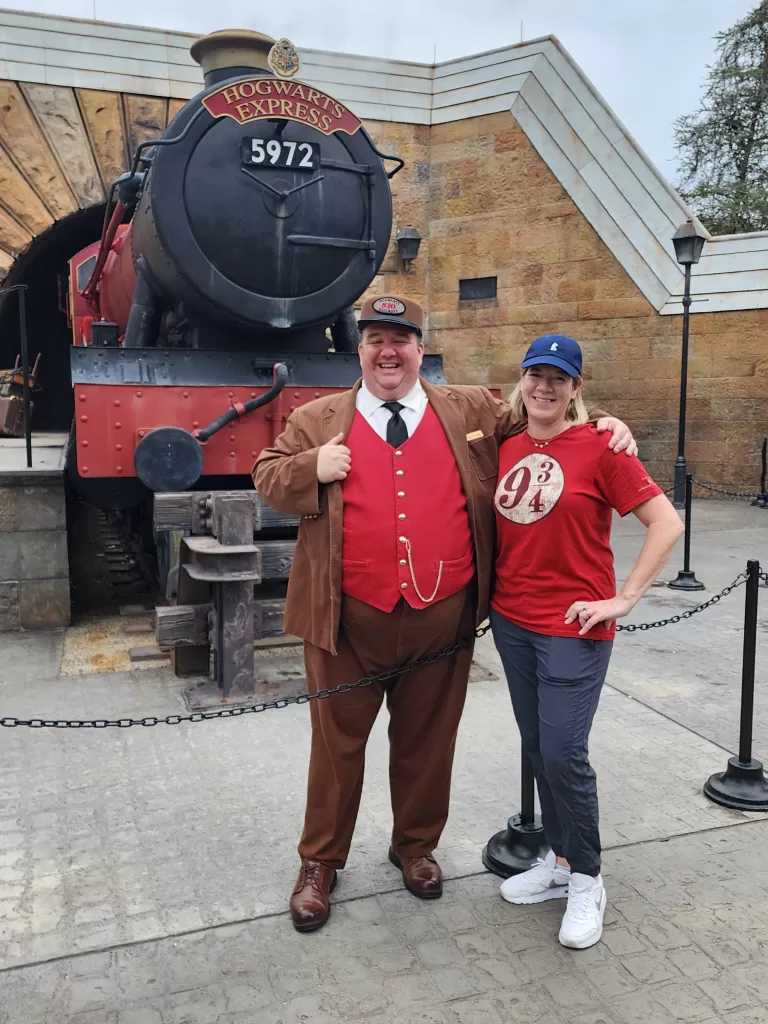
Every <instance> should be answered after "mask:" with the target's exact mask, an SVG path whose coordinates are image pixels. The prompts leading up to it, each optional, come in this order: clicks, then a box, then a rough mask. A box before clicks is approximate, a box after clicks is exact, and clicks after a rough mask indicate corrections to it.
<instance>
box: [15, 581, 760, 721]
mask: <svg viewBox="0 0 768 1024" xmlns="http://www.w3.org/2000/svg"><path fill="white" fill-rule="evenodd" d="M759 575H760V579H761V580H762V581H763V582H764V583H765V584H766V585H768V572H761V573H760V574H759ZM746 582H747V574H746V573H745V572H741V573H739V575H738V576H737V577H736V579H735V580H734V581H733V583H731V584H729V586H727V587H724V588H723V589H722V590H721V591H720V593H719V594H715V596H714V597H711V598H710V599H709V600H708V601H704V603H703V604H700V605H697V606H696V607H695V608H689V609H688V611H685V612H682V613H681V614H680V615H673V616H672V617H671V618H669V619H661V620H660V621H658V622H640V623H637V624H636V625H629V626H620V625H617V626H616V630H617V631H623V632H626V633H634V632H636V631H637V630H646V629H656V628H657V627H658V626H669V625H672V624H674V623H676V622H682V621H683V619H690V618H691V616H692V615H696V614H697V613H698V612H703V611H704V610H705V608H711V607H712V606H713V605H716V604H717V603H718V601H721V600H722V599H723V598H724V597H727V596H728V595H729V594H730V593H731V592H732V591H734V590H736V589H737V588H738V587H741V586H743V585H744V584H745V583H746ZM490 628H491V625H490V623H488V624H487V625H485V626H481V627H480V629H477V630H475V637H476V638H479V637H481V636H485V634H486V633H487V632H488V630H489V629H490ZM468 640H469V638H465V639H464V640H457V641H456V643H453V644H450V646H448V647H444V648H443V650H442V651H436V652H435V653H434V654H428V655H427V656H426V657H424V658H419V659H418V661H411V662H408V663H407V664H405V665H399V666H398V667H397V668H391V669H387V671H386V672H379V673H377V674H376V675H374V676H364V677H363V678H362V679H358V680H357V681H356V682H354V683H342V684H341V685H340V686H335V687H334V688H333V689H323V690H317V691H316V692H315V693H300V694H298V695H297V696H296V697H281V698H279V699H278V700H270V701H262V702H261V703H259V704H251V705H249V706H248V707H241V708H222V709H221V710H220V711H195V712H193V713H192V714H190V715H166V717H165V718H157V717H155V716H154V715H151V716H148V717H146V718H118V719H115V720H114V721H112V720H110V719H106V718H97V719H94V720H90V721H82V720H80V719H47V718H30V719H23V718H13V717H11V716H6V717H4V718H0V727H3V728H6V729H14V728H17V727H18V726H27V727H28V728H30V729H46V728H47V729H110V728H113V729H129V728H131V726H134V725H143V726H153V725H180V724H181V723H182V722H206V721H210V720H212V719H216V718H240V717H241V716H242V715H257V714H260V713H261V712H262V711H275V710H277V709H279V708H287V707H289V706H290V705H291V704H309V702H310V701H313V700H327V699H328V697H332V696H333V695H334V694H336V693H349V692H350V691H351V690H358V689H362V688H363V687H365V686H373V685H374V684H375V683H385V682H387V681H388V680H390V679H394V677H395V676H399V675H403V674H404V673H406V672H412V671H413V670H414V669H417V668H422V667H423V666H425V665H434V663H435V662H436V661H440V660H441V659H442V658H450V657H451V656H452V655H454V654H455V653H456V652H457V651H458V650H460V648H462V647H463V646H464V644H465V643H467V642H468Z"/></svg>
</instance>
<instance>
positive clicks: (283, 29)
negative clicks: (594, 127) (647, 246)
mask: <svg viewBox="0 0 768 1024" xmlns="http://www.w3.org/2000/svg"><path fill="white" fill-rule="evenodd" d="M6 2H7V0H6ZM757 4H758V0H379V2H371V0H271V2H269V3H266V2H260V0H251V2H250V3H247V4H246V3H243V2H242V0H216V2H215V3H211V2H210V0H132V2H131V3H130V4H128V5H126V4H125V3H124V2H118V0H28V2H26V3H24V2H19V3H16V4H13V3H9V4H8V6H9V7H10V6H13V7H14V8H15V9H17V10H28V11H38V12H43V13H47V14H63V15H68V16H70V17H76V18H93V17H94V15H95V17H96V18H97V19H98V20H100V21H115V22H122V23H126V22H129V23H131V24H135V25H147V26H151V27H153V28H165V29H176V30H180V31H184V32H193V33H194V32H199V33H201V34H204V33H206V32H212V31H215V30H217V29H223V28H251V29H257V30H258V31H261V32H266V33H268V34H269V35H272V36H275V37H281V36H287V37H288V38H289V39H291V41H292V42H293V43H294V44H295V46H296V47H297V48H298V49H299V52H301V48H302V47H308V48H311V49H320V50H335V51H340V52H344V53H362V54H367V55H370V56H378V57H394V58H398V59H401V60H413V61H423V62H425V63H432V60H433V58H434V56H435V54H436V56H437V61H438V62H440V61H444V60H449V59H451V58H455V57H462V56H467V55H469V54H473V53H481V52H483V51H484V50H491V49H496V48H497V47H500V46H505V45H509V44H511V43H517V42H520V39H521V32H522V38H524V39H535V38H537V37H539V36H545V35H554V36H557V38H558V39H559V40H560V42H561V43H562V44H563V45H564V46H565V48H566V49H567V50H568V51H569V52H570V54H571V56H572V57H573V58H574V59H575V60H576V62H577V63H578V64H579V65H580V66H581V68H582V70H583V71H584V73H585V74H586V76H587V77H588V78H589V79H590V80H591V81H592V83H593V85H594V86H595V87H596V88H597V89H598V91H599V92H600V93H601V94H602V96H603V98H604V99H605V100H606V102H607V103H608V105H609V106H610V107H611V108H612V109H613V110H614V112H615V113H616V114H617V115H618V117H619V118H620V120H621V121H622V122H623V123H624V126H625V127H626V128H627V129H628V131H629V132H630V134H631V135H633V136H634V138H635V140H636V141H637V142H638V143H639V145H640V146H641V147H642V148H643V149H644V150H645V152H646V153H647V154H648V155H649V157H650V158H651V160H653V162H654V163H655V164H656V165H657V167H658V168H659V169H660V170H661V171H662V173H663V174H664V175H665V176H666V177H667V178H668V179H669V180H670V181H671V182H672V183H673V184H674V183H675V181H676V180H677V158H676V154H675V147H674V132H673V125H674V121H675V119H676V118H677V117H679V116H680V115H682V114H688V113H692V112H693V111H694V110H695V109H696V108H697V106H698V103H699V100H700V98H701V95H702V91H703V85H704V83H705V80H706V76H707V66H708V65H710V64H712V63H713V62H714V59H715V40H714V36H715V34H716V33H717V32H720V31H723V30H724V29H726V28H729V27H730V26H731V25H732V24H733V23H734V22H736V21H738V20H739V19H740V18H743V17H744V15H746V14H747V13H748V12H749V11H750V10H753V9H754V8H755V7H756V6H757Z"/></svg>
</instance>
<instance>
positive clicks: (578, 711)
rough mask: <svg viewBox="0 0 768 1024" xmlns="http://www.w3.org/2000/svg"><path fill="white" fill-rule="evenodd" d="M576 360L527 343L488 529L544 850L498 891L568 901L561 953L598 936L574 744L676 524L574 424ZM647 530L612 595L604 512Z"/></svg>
mask: <svg viewBox="0 0 768 1024" xmlns="http://www.w3.org/2000/svg"><path fill="white" fill-rule="evenodd" d="M581 363H582V358H581V349H580V348H579V345H578V344H577V343H576V342H575V341H574V340H573V339H572V338H567V337H565V336H563V335H547V336H545V337H542V338H537V339H536V340H535V341H534V342H533V344H532V345H531V347H530V348H529V349H528V352H527V354H526V356H525V359H524V360H523V364H522V367H523V374H522V378H521V380H520V383H519V384H518V385H517V387H516V388H515V391H514V392H513V394H512V395H511V397H510V404H511V406H512V408H513V410H515V412H516V413H517V414H518V415H519V417H520V419H521V420H522V419H526V418H527V430H526V431H524V432H523V433H521V434H518V435H517V436H515V437H511V438H509V439H508V440H507V441H505V442H504V444H503V445H502V446H501V449H500V452H499V484H498V488H497V490H496V496H495V506H496V519H497V527H498V538H497V562H496V582H495V589H494V594H493V598H492V601H491V608H492V611H491V624H492V627H493V636H494V640H495V641H496V646H497V648H498V650H499V654H500V655H501V660H502V663H503V665H504V671H505V673H506V676H507V682H508V684H509V692H510V695H511V697H512V705H513V707H514V712H515V717H516V718H517V723H518V725H519V727H520V733H521V735H522V741H523V747H524V749H525V751H526V753H527V755H528V757H529V758H530V760H531V762H532V764H533V768H534V772H535V775H536V780H537V783H538V790H539V800H540V803H541V811H542V822H543V825H544V830H545V832H546V835H547V840H548V842H549V844H550V846H551V847H552V851H551V852H550V853H549V855H548V856H547V858H546V860H544V861H539V863H538V864H537V865H536V866H535V867H533V868H531V869H530V870H529V871H526V872H525V873H524V874H521V875H516V876H513V877H512V878H509V879H507V880H506V881H505V882H504V883H503V885H502V887H501V895H502V896H503V897H504V899H506V900H508V901H509V902H511V903H538V902H541V901H542V900H547V899H552V898H554V897H564V896H566V895H567V897H568V906H567V909H566V911H565V915H564V917H563V921H562V926H561V928H560V936H559V938H560V942H561V943H562V944H563V945H564V946H570V947H574V948H577V949H584V948H586V947H587V946H592V945H594V943H596V942H598V941H599V939H600V937H601V935H602V931H603V915H604V913H605V902H606V899H605V890H604V888H603V882H602V879H601V877H600V835H599V831H598V806H597V786H596V780H595V773H594V771H593V769H592V768H591V766H590V764H589V759H588V737H589V730H590V728H591V725H592V719H593V717H594V714H595V710H596V709H597V703H598V700H599V697H600V690H601V687H602V685H603V681H604V679H605V674H606V671H607V668H608V662H609V660H610V657H611V648H612V646H613V643H612V641H613V636H614V632H615V625H614V622H615V620H616V619H617V618H620V617H621V616H623V615H627V614H628V613H629V612H630V611H631V610H632V608H634V606H635V605H636V604H637V602H638V601H639V600H640V598H641V597H642V596H643V594H644V593H645V592H646V590H647V589H648V587H650V585H651V583H652V582H653V581H654V579H655V578H656V576H657V574H658V573H659V571H660V570H661V568H662V566H663V565H664V563H665V562H666V560H667V557H668V555H669V553H670V551H671V550H672V548H673V546H674V544H675V542H676V541H677V539H678V538H679V537H680V534H681V533H682V532H683V527H682V524H681V522H680V519H679V517H678V514H677V512H676V511H675V509H674V508H673V506H672V505H671V503H670V502H669V501H668V499H667V498H666V497H665V496H664V494H663V493H662V492H661V490H660V489H659V488H658V487H657V486H656V484H655V483H654V482H653V480H652V479H651V478H650V477H649V476H648V474H647V473H646V471H645V469H644V468H643V466H642V464H641V463H640V462H639V461H638V460H637V459H617V458H615V457H614V456H613V453H612V452H611V451H609V450H608V440H609V439H608V438H607V437H606V435H604V434H598V433H597V432H596V430H595V428H594V426H592V425H591V424H589V423H588V422H587V411H586V408H585V406H584V402H583V400H582V396H581ZM614 509H615V510H616V511H617V512H618V513H619V514H620V515H626V513H627V512H633V513H634V515H635V516H637V518H638V519H639V520H640V522H641V523H642V524H643V526H645V528H646V530H647V531H648V532H647V534H646V538H645V543H644V544H643V547H642V550H641V552H640V555H639V557H638V559H637V562H636V563H635V566H634V568H633V569H632V572H631V573H630V574H629V576H628V578H627V580H626V582H625V583H624V585H623V587H622V588H621V590H620V591H619V593H618V594H617V593H616V580H615V576H614V572H613V554H612V552H611V547H610V534H611V521H612V516H613V510H614Z"/></svg>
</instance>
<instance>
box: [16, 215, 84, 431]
mask: <svg viewBox="0 0 768 1024" xmlns="http://www.w3.org/2000/svg"><path fill="white" fill-rule="evenodd" d="M103 218H104V207H103V205H102V206H93V207H91V208H90V209H88V210H78V211H77V213H73V214H70V216H68V217H65V218H64V219H63V220H60V221H58V223H56V224H54V225H53V227H51V228H49V229H48V231H46V232H45V233H44V234H42V235H40V236H39V237H37V238H36V239H35V240H34V242H33V243H32V245H31V246H30V247H29V249H28V250H27V251H26V252H25V253H24V254H23V255H22V256H19V258H18V259H17V260H16V262H15V263H14V265H13V267H12V268H11V271H10V273H9V274H8V276H7V277H6V279H5V280H4V281H3V282H2V284H0V288H8V287H9V286H10V285H14V284H26V285H27V293H26V302H27V334H28V349H29V361H30V364H33V363H34V361H35V357H36V356H37V354H38V352H39V353H40V370H39V378H38V386H39V390H37V391H36V392H35V394H34V395H33V396H32V397H33V401H34V411H33V414H32V430H33V431H36V432H37V431H46V430H47V431H51V430H69V427H70V424H71V422H72V386H71V383H70V373H69V349H70V346H71V344H72V332H71V330H70V328H69V327H68V326H67V317H66V313H65V312H64V311H63V309H61V308H60V303H61V305H62V306H64V307H66V287H67V260H69V259H71V258H72V256H74V254H75V253H76V252H79V250H80V249H83V248H84V247H85V246H86V245H89V244H90V243H91V242H95V241H98V239H99V237H100V235H101V226H102V220H103ZM59 279H61V293H60V290H59ZM0 301H2V305H0V368H8V367H11V366H13V365H14V361H15V359H16V357H17V355H19V353H20V340H19V308H18V297H17V295H16V294H15V293H12V294H10V295H5V296H3V297H2V300H0Z"/></svg>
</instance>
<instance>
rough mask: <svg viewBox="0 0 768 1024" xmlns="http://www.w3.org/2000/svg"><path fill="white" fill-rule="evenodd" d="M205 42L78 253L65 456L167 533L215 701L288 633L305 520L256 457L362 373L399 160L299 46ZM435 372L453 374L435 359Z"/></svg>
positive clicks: (175, 589)
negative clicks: (94, 234) (315, 79)
mask: <svg viewBox="0 0 768 1024" xmlns="http://www.w3.org/2000/svg"><path fill="white" fill-rule="evenodd" d="M191 53H192V56H193V58H194V59H195V60H197V61H198V63H200V64H201V66H202V69H203V73H204V83H205V85H204V88H203V91H202V92H200V93H199V94H198V95H197V96H195V97H194V98H193V99H191V100H190V101H189V102H188V103H187V104H186V105H185V106H184V107H183V108H182V109H181V110H180V111H179V112H178V114H177V115H176V116H175V117H174V119H173V121H172V122H171V124H170V125H169V126H168V128H167V130H166V132H165V134H164V136H163V137H162V139H159V140H153V141H152V142H145V143H142V145H141V146H140V147H139V149H138V151H137V153H136V155H135V157H134V160H133V165H132V166H131V168H130V170H129V171H128V172H127V173H126V174H124V175H122V176H121V177H120V178H119V179H118V180H117V181H116V182H115V184H114V185H113V187H112V190H111V193H110V197H109V202H108V203H107V208H106V213H105V218H104V226H103V231H102V236H101V239H100V240H99V241H97V242H94V243H93V244H92V245H90V246H88V247H86V248H85V249H83V250H82V251H80V252H78V253H77V254H76V255H75V256H74V257H72V259H71V261H70V277H69V312H70V318H71V322H72V330H73V346H72V348H71V372H72V385H73V399H74V424H73V430H72V434H71V439H70V445H69V449H68V458H67V469H68V479H69V481H70V484H71V485H72V486H73V488H74V490H75V491H76V492H77V493H79V495H80V497H81V498H83V499H85V500H86V501H87V502H89V503H91V504H93V505H96V506H98V507H100V508H102V509H111V510H117V512H118V514H119V515H121V516H122V517H123V518H124V519H127V520H129V521H130V525H131V527H132V529H134V530H135V531H136V532H138V533H140V534H141V537H142V544H144V543H146V542H147V537H149V541H148V543H150V544H151V545H154V551H155V555H156V559H155V561H156V564H157V567H158V571H157V578H158V583H159V585H160V587H161V590H164V591H165V595H166V598H167V599H169V600H170V601H171V602H172V603H170V604H167V605H165V606H161V607H159V608H157V609H156V635H157V640H158V644H160V645H161V646H163V645H165V646H169V647H171V648H172V649H173V659H174V660H173V664H174V669H175V671H176V673H177V674H178V675H197V674H201V673H202V674H205V673H210V675H211V676H212V677H213V680H214V682H215V685H214V686H213V687H210V686H208V684H205V685H204V686H203V687H202V690H201V688H199V687H196V688H195V689H194V692H193V691H190V695H189V698H188V699H189V703H190V706H191V707H193V708H200V707H205V706H211V705H220V704H222V703H224V704H226V703H228V702H230V701H233V700H235V699H237V698H238V697H243V696H246V697H247V696H248V695H252V694H253V693H254V655H253V642H254V638H257V637H261V638H265V637H275V636H278V635H280V634H281V630H282V610H283V607H284V594H285V581H286V579H287V577H288V573H289V571H290V564H291V559H292V553H293V549H294V546H295V540H291V539H286V538H291V537H293V538H295V530H296V526H297V522H296V521H295V520H291V518H290V517H285V516H281V515H280V514H279V513H277V512H274V511H273V510H270V509H268V508H267V507H266V506H264V505H263V504H262V503H261V502H260V499H259V498H258V495H256V494H255V492H254V491H253V485H252V483H251V479H250V472H251V469H252V466H253V463H254V461H255V459H256V457H257V455H258V453H259V452H260V450H261V449H262V448H264V447H265V446H267V445H269V444H271V443H272V441H273V440H274V439H275V437H276V436H277V435H278V434H279V433H280V432H281V431H282V430H283V426H284V423H285V420H286V419H287V417H288V415H289V414H290V412H291V411H292V410H293V409H295V408H296V407H297V406H299V405H301V404H302V403H305V402H308V401H312V400H313V399H314V398H317V397H320V396H321V395H324V394H327V393H328V392H330V391H338V390H340V389H343V388H347V387H349V386H350V385H351V384H353V383H354V381H355V380H356V379H357V377H358V376H359V362H358V358H357V344H358V331H357V324H356V320H355V316H354V311H353V303H354V302H355V301H356V300H357V299H358V298H359V297H360V296H361V295H362V293H363V292H364V291H365V290H366V288H367V287H368V286H369V285H370V283H371V281H372V280H373V278H374V276H375V275H376V273H377V272H378V270H379V267H380V266H381V263H382V261H383V259H384V257H385V255H386V252H387V248H388V245H389V239H390V233H391V229H392V197H391V192H390V186H389V179H390V178H391V177H392V176H393V175H394V174H396V173H397V172H398V171H399V170H400V169H401V168H402V166H403V161H402V160H401V159H400V158H399V157H393V156H387V155H386V154H382V153H380V152H379V151H378V150H377V148H376V146H375V145H374V143H373V141H372V140H371V138H370V136H369V135H368V134H367V132H366V131H365V129H364V128H363V126H362V123H361V122H360V119H359V118H358V117H356V116H355V114H353V113H352V111H350V110H348V109H347V107H346V106H345V105H344V104H342V103H340V102H339V101H337V100H335V99H334V98H333V97H332V96H329V95H328V94H327V93H325V92H324V91H322V90H320V89H316V88H313V87H311V86H309V85H306V84H304V83H302V82H299V81H297V80H296V79H295V78H294V77H293V75H294V74H295V72H296V71H297V70H298V55H297V54H296V53H295V51H294V50H293V48H292V46H291V44H290V43H289V42H288V41H287V40H280V41H279V42H278V43H275V42H274V41H273V40H272V39H270V38H268V37H266V36H263V35H261V34H259V33H256V32H247V31H226V32H216V33H213V34H212V35H209V36H205V37H203V38H201V39H198V40H197V41H196V42H195V43H194V44H193V46H192V48H191ZM390 164H391V165H393V166H392V169H391V170H387V167H386V166H385V165H390ZM423 373H424V374H425V376H427V377H428V378H429V379H431V380H433V381H442V380H444V378H443V375H442V358H441V357H440V356H438V355H433V356H429V357H427V358H425V361H424V366H423ZM148 510H149V511H148ZM148 522H151V530H147V523H148ZM206 686H208V689H206Z"/></svg>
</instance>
